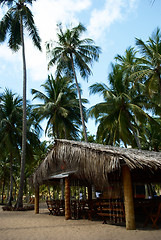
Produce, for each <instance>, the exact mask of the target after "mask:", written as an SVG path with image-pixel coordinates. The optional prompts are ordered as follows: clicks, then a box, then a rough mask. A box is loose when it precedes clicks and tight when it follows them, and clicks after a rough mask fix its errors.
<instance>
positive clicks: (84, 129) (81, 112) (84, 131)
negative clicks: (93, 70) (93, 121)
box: [71, 54, 88, 142]
mask: <svg viewBox="0 0 161 240" xmlns="http://www.w3.org/2000/svg"><path fill="white" fill-rule="evenodd" d="M71 62H72V70H73V74H74V78H75V82H76V86H77V91H78V96H79V108H80V115H81V121H82V126H83V134H84V139H85V142H88V139H87V131H86V125H85V121H84V116H83V107H82V99H81V93H80V89H79V86H78V81H77V76H76V72H75V68H74V61H73V56H72V54H71Z"/></svg>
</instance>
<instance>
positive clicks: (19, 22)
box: [0, 0, 41, 207]
mask: <svg viewBox="0 0 161 240" xmlns="http://www.w3.org/2000/svg"><path fill="white" fill-rule="evenodd" d="M33 1H34V0H0V6H2V7H3V6H7V7H8V8H9V9H8V11H7V12H6V13H5V15H4V17H3V18H2V19H1V21H0V42H3V41H5V40H6V37H8V39H7V40H8V45H9V47H10V48H11V49H12V50H13V51H18V50H19V48H20V47H22V59H23V135H22V154H21V178H20V187H19V196H18V201H17V207H20V206H22V205H23V203H22V197H23V182H24V169H25V154H26V59H25V44H24V30H25V29H26V30H27V32H28V33H29V36H30V37H31V38H32V41H33V43H34V45H35V46H36V47H37V48H38V49H39V50H41V45H40V42H41V40H40V37H39V35H38V32H37V29H36V26H35V23H34V19H33V15H32V12H31V10H30V9H29V7H28V6H27V5H28V4H29V5H32V3H33Z"/></svg>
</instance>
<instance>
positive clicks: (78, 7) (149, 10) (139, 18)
mask: <svg viewBox="0 0 161 240" xmlns="http://www.w3.org/2000/svg"><path fill="white" fill-rule="evenodd" d="M6 10H7V9H6V8H3V9H0V20H1V19H2V17H3V15H4V14H5V12H6ZM31 11H32V13H33V15H34V20H35V24H36V26H37V29H38V31H39V35H40V37H41V39H42V49H43V51H42V52H39V51H38V50H37V49H36V48H35V47H34V46H33V44H32V41H31V40H30V38H29V37H28V35H27V33H25V50H26V64H27V99H29V100H30V101H31V103H34V101H32V95H31V89H32V88H35V89H37V90H40V91H43V88H42V87H40V86H41V84H43V83H44V82H45V81H46V79H47V76H48V74H50V73H52V74H53V75H54V68H53V69H51V70H50V72H49V71H48V70H47V63H48V60H47V58H46V50H45V42H46V41H49V40H54V41H56V40H57V38H56V31H57V30H56V29H57V28H56V25H57V24H58V23H60V22H61V23H62V26H67V27H70V26H72V27H74V26H77V25H78V23H79V22H81V23H82V24H83V25H84V26H85V27H86V28H87V31H86V33H85V35H84V36H83V37H89V38H92V39H93V40H94V41H95V45H97V46H99V47H101V50H102V53H101V54H100V57H99V61H98V62H95V63H94V64H93V66H92V72H93V74H92V75H91V76H90V77H89V79H88V82H86V81H84V80H83V79H81V78H79V79H78V81H79V82H80V83H81V87H82V90H83V95H82V97H84V98H87V99H88V100H89V104H87V105H86V107H87V108H89V107H91V106H93V105H95V104H96V103H99V102H101V101H102V97H101V96H99V95H91V96H90V95H89V86H90V85H92V84H94V83H96V82H100V83H106V84H107V83H108V81H107V78H108V74H109V73H110V65H111V63H112V62H114V57H115V56H116V55H117V54H120V55H124V52H125V50H126V49H127V48H128V47H129V46H132V47H134V46H135V38H141V39H142V40H143V41H147V40H148V38H149V37H150V36H151V34H152V32H153V31H154V30H155V29H156V28H157V27H160V28H161V0H155V1H154V3H153V0H45V1H44V0H37V1H36V2H34V3H33V6H32V7H31ZM5 88H8V89H11V90H12V91H13V93H18V94H19V95H21V96H22V54H21V50H19V52H17V53H13V52H12V51H11V50H10V49H9V48H8V46H7V41H6V42H4V43H1V44H0V92H3V91H4V89H5ZM42 127H43V129H45V123H43V124H42ZM96 129H97V127H96V125H95V121H94V120H92V119H89V120H88V123H87V130H88V132H90V133H91V134H96ZM42 138H43V139H44V135H43V136H42Z"/></svg>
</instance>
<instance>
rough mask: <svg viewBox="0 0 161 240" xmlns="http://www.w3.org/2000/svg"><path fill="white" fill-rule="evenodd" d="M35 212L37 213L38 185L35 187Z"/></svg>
mask: <svg viewBox="0 0 161 240" xmlns="http://www.w3.org/2000/svg"><path fill="white" fill-rule="evenodd" d="M35 213H36V214H38V213H39V186H36V187H35Z"/></svg>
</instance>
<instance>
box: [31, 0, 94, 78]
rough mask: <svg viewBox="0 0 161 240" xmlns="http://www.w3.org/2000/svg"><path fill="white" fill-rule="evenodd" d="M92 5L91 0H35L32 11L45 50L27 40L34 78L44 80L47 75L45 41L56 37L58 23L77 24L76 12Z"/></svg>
mask: <svg viewBox="0 0 161 240" xmlns="http://www.w3.org/2000/svg"><path fill="white" fill-rule="evenodd" d="M90 5H91V0H55V1H53V0H45V1H44V0H39V1H37V2H34V4H33V8H32V12H33V15H34V20H35V24H36V26H37V28H38V31H39V35H40V37H41V39H42V48H43V52H42V53H40V52H38V50H37V49H35V48H34V47H33V46H32V42H31V41H27V43H26V50H27V51H26V55H27V67H28V69H29V70H30V74H31V76H32V79H33V80H35V81H36V80H40V81H42V80H44V79H46V77H47V61H46V53H45V52H46V51H45V42H46V41H48V40H51V39H55V38H56V28H57V26H56V25H57V23H59V22H62V23H63V24H70V23H73V24H77V23H78V19H77V17H76V13H78V12H81V11H83V10H85V9H87V8H89V7H90ZM28 50H29V51H28Z"/></svg>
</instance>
